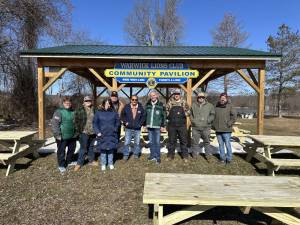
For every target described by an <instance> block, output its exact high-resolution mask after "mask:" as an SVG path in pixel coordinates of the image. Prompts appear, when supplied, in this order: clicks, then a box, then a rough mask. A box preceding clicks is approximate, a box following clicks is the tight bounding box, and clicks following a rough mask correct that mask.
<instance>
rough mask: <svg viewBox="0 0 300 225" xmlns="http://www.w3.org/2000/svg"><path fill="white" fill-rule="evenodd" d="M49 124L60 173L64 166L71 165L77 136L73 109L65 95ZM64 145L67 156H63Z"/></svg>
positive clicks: (63, 170) (64, 168) (64, 170)
mask: <svg viewBox="0 0 300 225" xmlns="http://www.w3.org/2000/svg"><path fill="white" fill-rule="evenodd" d="M51 125H52V133H53V136H54V138H55V140H56V144H57V162H58V169H59V171H60V172H61V173H64V172H66V167H67V166H68V165H72V159H73V156H74V152H75V148H76V137H77V133H76V130H75V124H74V111H73V109H72V103H71V99H70V98H69V97H65V98H64V99H63V106H62V107H61V108H59V109H57V110H56V111H55V112H54V114H53V117H52V120H51ZM66 147H68V152H67V156H65V150H66Z"/></svg>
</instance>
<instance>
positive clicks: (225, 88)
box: [224, 75, 228, 94]
mask: <svg viewBox="0 0 300 225" xmlns="http://www.w3.org/2000/svg"><path fill="white" fill-rule="evenodd" d="M227 91H228V77H227V75H225V76H224V93H226V94H227Z"/></svg>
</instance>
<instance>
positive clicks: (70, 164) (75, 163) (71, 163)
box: [68, 161, 77, 166]
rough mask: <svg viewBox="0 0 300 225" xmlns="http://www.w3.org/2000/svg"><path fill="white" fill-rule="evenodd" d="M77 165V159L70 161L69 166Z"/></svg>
mask: <svg viewBox="0 0 300 225" xmlns="http://www.w3.org/2000/svg"><path fill="white" fill-rule="evenodd" d="M76 165H77V162H76V161H73V162H70V163H69V164H68V166H76Z"/></svg>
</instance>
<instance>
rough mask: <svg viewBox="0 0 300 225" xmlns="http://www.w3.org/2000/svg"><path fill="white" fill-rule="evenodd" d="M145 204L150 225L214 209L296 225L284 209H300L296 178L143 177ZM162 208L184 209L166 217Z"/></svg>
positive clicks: (159, 174) (193, 175) (299, 181)
mask: <svg viewBox="0 0 300 225" xmlns="http://www.w3.org/2000/svg"><path fill="white" fill-rule="evenodd" d="M143 203H144V204H153V205H154V210H153V224H154V225H166V224H175V223H178V222H180V221H183V220H185V219H188V218H190V217H192V216H195V215H198V214H200V213H203V212H205V211H207V210H209V209H211V208H214V207H217V206H237V207H240V208H241V210H242V211H243V213H245V214H248V213H249V212H250V210H251V208H252V209H255V210H258V211H260V212H262V213H264V214H266V215H268V216H270V217H273V218H275V219H277V220H279V221H281V222H284V223H286V224H291V225H299V224H300V219H299V218H298V217H297V216H295V215H292V214H290V213H289V212H288V211H286V210H284V209H287V208H289V209H293V208H297V207H300V178H299V177H265V176H230V175H199V174H172V173H146V176H145V185H144V195H143ZM165 205H182V206H186V207H184V208H182V209H180V210H178V211H176V212H173V213H170V214H168V215H166V214H165V213H164V206H165Z"/></svg>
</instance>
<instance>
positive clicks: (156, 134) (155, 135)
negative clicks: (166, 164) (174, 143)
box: [148, 128, 160, 161]
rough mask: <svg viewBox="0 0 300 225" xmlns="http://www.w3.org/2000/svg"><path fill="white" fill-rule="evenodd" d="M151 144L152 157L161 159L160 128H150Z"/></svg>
mask: <svg viewBox="0 0 300 225" xmlns="http://www.w3.org/2000/svg"><path fill="white" fill-rule="evenodd" d="M148 134H149V145H150V159H153V158H155V159H156V160H157V161H160V129H159V128H148Z"/></svg>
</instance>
